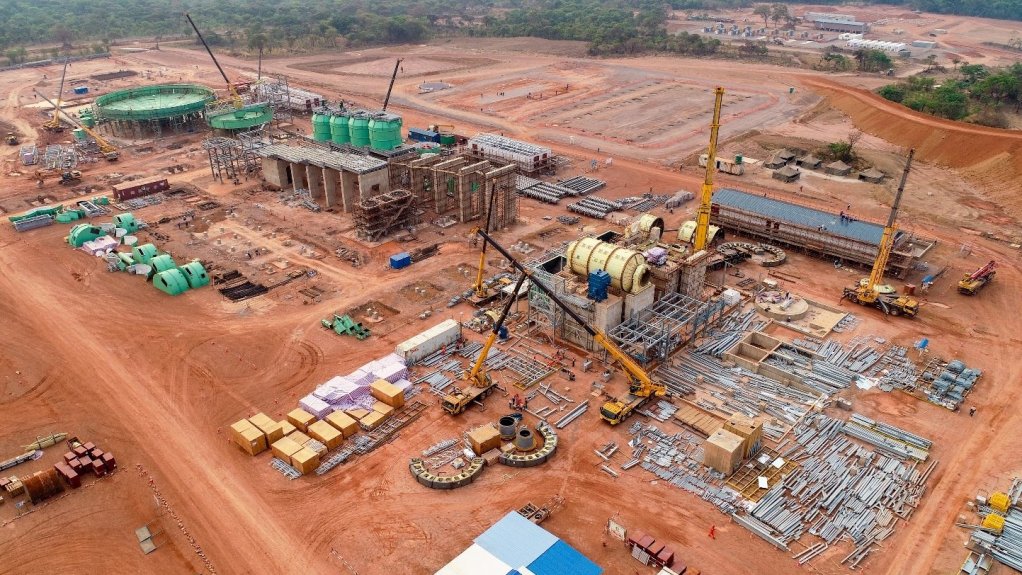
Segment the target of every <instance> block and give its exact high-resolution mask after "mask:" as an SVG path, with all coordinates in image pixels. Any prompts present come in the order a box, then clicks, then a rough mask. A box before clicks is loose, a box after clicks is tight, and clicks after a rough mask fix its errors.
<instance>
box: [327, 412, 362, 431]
mask: <svg viewBox="0 0 1022 575" xmlns="http://www.w3.org/2000/svg"><path fill="white" fill-rule="evenodd" d="M326 421H327V423H329V424H330V425H332V426H334V427H335V428H336V429H337V431H340V432H341V433H342V434H343V435H344V437H351V436H352V435H355V434H356V433H358V422H357V421H355V420H354V419H352V417H351V416H350V415H348V414H346V413H344V412H342V411H335V412H333V413H331V414H330V415H328V416H326Z"/></svg>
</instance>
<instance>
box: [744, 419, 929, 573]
mask: <svg viewBox="0 0 1022 575" xmlns="http://www.w3.org/2000/svg"><path fill="white" fill-rule="evenodd" d="M845 435H851V436H854V437H856V438H867V439H868V441H869V442H870V443H872V444H874V445H876V446H878V448H877V450H873V449H869V448H867V447H864V446H862V445H859V444H858V443H856V442H854V441H852V440H850V439H849V438H848V437H845ZM789 445H790V447H789ZM923 445H925V446H926V448H928V447H929V441H927V440H925V439H923V438H919V437H917V436H915V435H912V434H910V433H908V432H905V431H903V430H900V429H898V428H896V427H893V426H890V425H886V424H883V423H878V422H874V421H872V420H869V419H868V418H863V417H861V416H858V415H853V416H852V420H850V422H848V423H846V422H843V421H840V420H836V419H831V418H830V417H827V416H826V415H823V414H819V413H815V414H811V415H809V416H808V417H806V418H805V419H804V420H803V421H801V422H799V423H798V424H797V425H796V426H795V427H794V429H793V436H792V439H789V440H785V441H784V442H783V443H781V444H780V445H779V446H778V451H779V452H780V453H781V456H780V457H781V458H782V459H787V460H794V461H797V462H798V463H799V467H798V468H797V469H796V470H795V471H794V472H792V473H790V474H789V475H787V476H786V477H785V478H784V480H783V481H781V482H779V483H778V484H776V485H774V486H773V488H772V489H771V490H770V491H769V492H768V493H766V495H764V496H763V497H762V498H761V499H760V500H759V502H758V503H756V505H755V506H754V507H753V508H752V511H751V513H750V515H737V514H736V515H734V518H735V521H736V522H737V523H739V524H740V525H742V526H744V527H746V528H747V529H749V530H750V531H752V532H753V533H755V534H756V535H758V536H759V537H761V538H763V539H764V540H766V541H768V542H770V543H772V544H773V545H775V546H776V547H778V548H780V549H784V550H788V544H789V543H791V542H793V541H796V540H800V539H801V538H802V537H803V536H805V535H807V534H808V535H813V536H816V537H818V538H819V539H821V540H822V541H821V542H819V543H816V544H814V545H811V546H809V547H808V548H807V549H806V551H804V552H802V553H800V554H797V555H796V556H795V557H796V559H797V560H798V561H799V564H800V565H801V564H805V563H807V562H809V561H810V560H812V559H813V558H814V557H816V556H818V555H820V554H821V553H823V552H824V551H825V550H826V549H827V548H828V547H829V546H831V545H833V544H835V543H836V542H837V541H839V540H841V539H848V540H850V541H851V542H853V543H854V545H855V547H854V549H853V550H852V551H851V552H850V553H849V554H848V555H846V556H845V557H844V558H843V559H842V561H841V563H842V564H848V566H849V568H852V569H855V568H856V567H858V566H859V565H860V564H861V563H862V562H863V561H864V560H865V559H866V557H867V556H868V555H869V554H870V553H871V552H872V551H874V550H875V549H876V548H877V545H878V544H879V543H880V542H882V541H884V540H885V539H887V538H888V537H890V536H891V534H893V533H894V530H895V528H896V527H897V524H898V521H899V520H908V519H909V517H910V516H911V514H912V511H913V510H914V509H915V508H916V507H917V506H918V504H919V500H920V498H921V497H922V495H923V493H924V492H925V483H926V480H927V479H928V478H929V476H930V474H931V473H932V472H933V470H934V468H935V467H936V465H937V462H936V461H933V462H931V463H930V464H928V465H926V466H922V463H923V462H925V461H926V459H927V457H928V452H927V449H926V448H924V447H922V446H923ZM903 448H905V449H904V450H903Z"/></svg>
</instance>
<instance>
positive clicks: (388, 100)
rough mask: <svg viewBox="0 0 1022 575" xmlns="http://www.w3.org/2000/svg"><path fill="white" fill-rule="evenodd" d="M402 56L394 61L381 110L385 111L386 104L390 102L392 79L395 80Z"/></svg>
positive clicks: (392, 86)
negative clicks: (392, 71)
mask: <svg viewBox="0 0 1022 575" xmlns="http://www.w3.org/2000/svg"><path fill="white" fill-rule="evenodd" d="M403 61H404V58H398V59H397V62H394V73H393V74H391V75H390V86H387V97H386V98H384V99H383V111H384V112H386V111H387V104H389V103H390V92H391V91H392V90H393V89H394V80H397V69H398V68H399V67H400V66H401V62H403Z"/></svg>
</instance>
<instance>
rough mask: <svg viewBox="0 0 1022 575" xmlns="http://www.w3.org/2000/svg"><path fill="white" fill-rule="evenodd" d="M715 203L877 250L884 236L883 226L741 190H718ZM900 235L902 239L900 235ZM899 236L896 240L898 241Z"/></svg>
mask: <svg viewBox="0 0 1022 575" xmlns="http://www.w3.org/2000/svg"><path fill="white" fill-rule="evenodd" d="M713 203H714V204H717V205H721V206H728V207H731V208H737V209H740V210H746V211H749V212H753V213H756V214H759V215H761V216H763V217H765V218H767V219H770V220H775V221H778V222H790V223H793V224H798V225H800V226H805V227H808V228H818V227H820V226H824V227H826V228H827V232H829V233H830V234H832V235H835V236H843V237H846V238H850V239H853V240H857V241H860V242H865V243H868V244H873V245H875V246H879V245H880V238H881V236H883V234H884V228H883V226H881V225H879V224H874V223H870V222H863V221H858V220H854V221H844V222H842V221H841V217H840V214H833V213H830V212H824V211H822V210H816V209H813V208H807V207H805V206H800V205H798V204H792V203H789V202H784V201H781V200H775V199H773V198H766V197H763V196H757V195H755V194H749V193H746V192H740V191H738V190H729V189H726V188H725V189H721V190H717V191H716V192H714V193H713ZM897 235H900V232H899V233H898V234H897ZM897 235H896V236H895V238H897Z"/></svg>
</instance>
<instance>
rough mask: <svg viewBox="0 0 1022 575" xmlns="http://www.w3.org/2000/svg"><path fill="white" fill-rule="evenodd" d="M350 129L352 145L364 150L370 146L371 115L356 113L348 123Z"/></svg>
mask: <svg viewBox="0 0 1022 575" xmlns="http://www.w3.org/2000/svg"><path fill="white" fill-rule="evenodd" d="M348 129H349V131H350V133H351V145H352V146H355V147H358V148H364V147H366V146H368V145H369V115H368V114H366V113H365V112H355V113H354V114H352V115H351V120H349V122H348Z"/></svg>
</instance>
